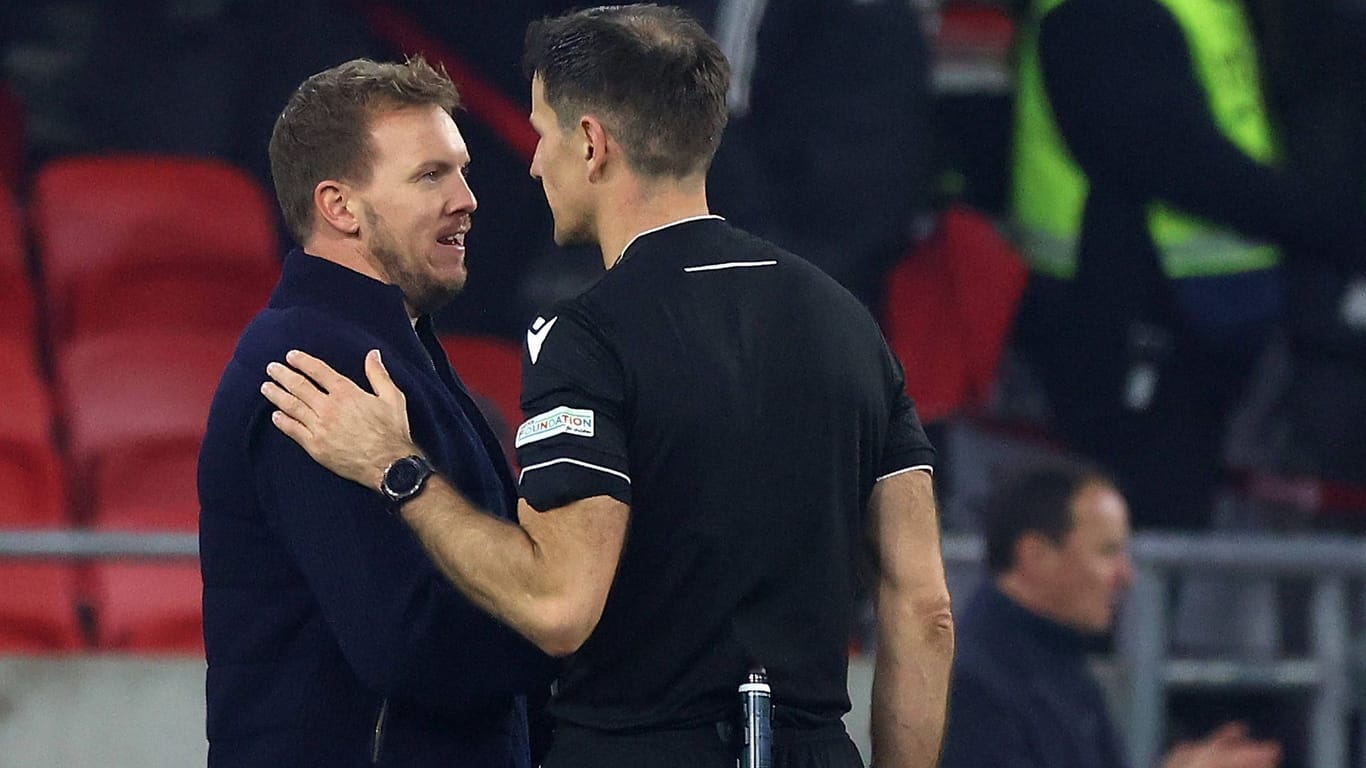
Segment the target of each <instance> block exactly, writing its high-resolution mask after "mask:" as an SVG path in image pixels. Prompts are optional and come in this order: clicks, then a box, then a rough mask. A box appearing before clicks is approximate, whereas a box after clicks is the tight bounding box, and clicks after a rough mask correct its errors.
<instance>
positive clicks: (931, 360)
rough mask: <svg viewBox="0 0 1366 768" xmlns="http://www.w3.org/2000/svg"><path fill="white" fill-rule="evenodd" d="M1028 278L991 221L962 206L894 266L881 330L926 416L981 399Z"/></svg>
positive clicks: (968, 407) (948, 412)
mask: <svg viewBox="0 0 1366 768" xmlns="http://www.w3.org/2000/svg"><path fill="white" fill-rule="evenodd" d="M1027 280H1028V272H1027V270H1026V267H1025V265H1024V262H1023V260H1021V259H1020V257H1019V255H1018V254H1017V253H1016V252H1015V250H1014V249H1013V247H1012V246H1011V245H1010V244H1009V243H1008V242H1007V241H1006V240H1005V239H1004V238H1002V237H1001V236H1000V234H998V233H997V232H996V229H995V228H994V227H993V226H992V224H991V221H990V220H989V219H987V218H986V217H984V216H982V215H981V214H979V213H976V212H974V211H971V210H969V209H967V208H962V207H952V208H949V209H948V210H947V211H945V212H944V214H943V215H942V217H941V218H940V222H939V225H938V227H937V229H936V231H935V232H934V234H933V235H931V237H930V238H929V239H927V240H926V241H924V242H922V243H921V244H919V245H918V246H916V247H915V248H914V249H912V251H911V252H910V253H909V254H908V255H907V256H906V258H905V259H904V260H902V262H901V263H900V264H898V265H897V266H896V267H894V268H893V269H892V272H891V274H890V275H889V277H888V285H887V302H886V311H885V313H884V315H883V330H884V332H885V333H886V335H887V342H888V344H889V345H890V346H891V348H892V351H893V352H894V353H896V355H897V357H898V358H900V360H901V362H902V365H903V366H904V367H905V368H906V389H907V391H908V392H909V393H910V395H911V397H912V398H913V399H915V401H916V409H917V411H918V412H919V413H920V417H921V418H922V419H923V420H925V421H927V422H933V421H939V420H942V419H945V418H948V417H951V416H953V415H954V414H956V413H959V412H960V411H963V410H971V409H976V408H981V407H982V406H984V405H985V404H986V402H987V400H988V398H989V397H990V394H991V388H992V385H993V384H994V383H995V381H996V372H997V365H998V364H999V362H1000V359H1001V354H1002V352H1003V350H1004V348H1005V344H1006V340H1007V338H1008V336H1009V334H1010V328H1011V325H1012V323H1013V322H1014V318H1015V310H1016V308H1017V307H1018V305H1019V301H1020V296H1021V295H1022V294H1023V292H1024V287H1025V282H1026V281H1027Z"/></svg>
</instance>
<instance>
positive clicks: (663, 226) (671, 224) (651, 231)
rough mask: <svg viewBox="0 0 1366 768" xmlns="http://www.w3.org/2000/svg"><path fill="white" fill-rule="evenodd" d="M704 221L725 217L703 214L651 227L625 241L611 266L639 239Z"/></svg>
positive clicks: (618, 262)
mask: <svg viewBox="0 0 1366 768" xmlns="http://www.w3.org/2000/svg"><path fill="white" fill-rule="evenodd" d="M705 219H716V220H718V221H725V220H726V219H725V217H723V216H717V215H716V214H714V213H704V214H702V215H701V216H689V217H687V218H686V219H679V220H678V221H671V222H669V223H668V224H661V225H659V226H657V227H652V228H650V229H647V230H645V231H644V232H639V233H637V234H636V236H635V237H633V238H631V239H630V240H629V241H627V243H626V247H625V248H622V249H621V253H619V254H617V260H616V261H614V262H612V266H614V267H615V266H616V265H618V264H620V263H621V262H622V260H623V259H625V258H626V252H627V251H629V250H631V246H633V245H635V244H636V241H637V240H639V239H640V238H642V237H645V236H646V235H651V234H654V233H655V232H658V231H660V230H663V229H668V228H669V227H676V226H678V225H679V224H687V223H688V222H690V221H703V220H705Z"/></svg>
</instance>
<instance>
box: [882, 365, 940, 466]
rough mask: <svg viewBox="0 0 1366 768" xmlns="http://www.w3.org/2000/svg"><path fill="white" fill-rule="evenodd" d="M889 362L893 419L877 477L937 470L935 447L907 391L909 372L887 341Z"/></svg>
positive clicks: (891, 419) (889, 386) (889, 424)
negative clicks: (907, 374) (935, 467)
mask: <svg viewBox="0 0 1366 768" xmlns="http://www.w3.org/2000/svg"><path fill="white" fill-rule="evenodd" d="M883 350H884V355H885V364H886V365H887V369H888V371H889V372H890V376H889V379H888V383H887V386H888V388H889V391H890V396H891V399H892V407H891V418H890V419H889V422H888V429H887V442H886V445H885V447H884V448H883V452H882V463H881V464H880V465H879V467H878V473H877V479H878V480H884V479H886V478H888V477H891V476H893V475H899V474H901V473H902V472H909V471H913V470H924V471H927V472H933V471H934V457H935V452H934V446H933V445H931V444H930V439H929V438H928V437H927V436H926V435H925V428H924V427H923V426H922V425H921V424H920V416H919V414H917V413H916V411H915V403H914V402H912V401H911V397H910V395H908V394H906V372H905V369H903V368H902V367H901V362H900V361H899V360H897V358H896V355H895V354H893V353H892V351H891V349H888V348H887V347H886V344H885V342H884V344H883Z"/></svg>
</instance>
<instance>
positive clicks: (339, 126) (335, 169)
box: [270, 56, 460, 245]
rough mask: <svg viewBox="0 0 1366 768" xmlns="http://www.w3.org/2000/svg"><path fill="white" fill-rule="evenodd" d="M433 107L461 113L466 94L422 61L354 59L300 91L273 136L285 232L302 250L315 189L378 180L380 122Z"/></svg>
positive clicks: (272, 152)
mask: <svg viewBox="0 0 1366 768" xmlns="http://www.w3.org/2000/svg"><path fill="white" fill-rule="evenodd" d="M429 104H430V105H433V106H439V107H441V108H442V109H444V110H446V111H447V112H450V113H454V112H455V110H456V109H458V108H459V107H460V93H459V91H457V90H456V87H455V85H454V84H453V83H452V82H451V79H450V78H449V77H447V76H446V72H445V70H444V69H439V68H434V67H432V66H431V65H430V64H428V63H427V62H426V61H425V60H424V59H423V58H422V57H421V56H413V57H412V58H410V59H408V60H407V61H405V62H403V63H402V64H398V63H394V62H376V61H371V60H369V59H352V60H351V61H348V62H345V63H343V64H338V65H337V66H335V67H332V68H331V69H326V70H323V71H322V72H319V73H318V74H316V75H313V76H312V77H310V78H308V79H307V80H305V81H304V82H303V83H302V84H301V85H300V86H299V87H298V88H297V89H296V90H295V91H294V94H293V95H292V96H290V98H289V103H288V104H286V105H285V108H284V110H283V111H282V112H280V116H279V117H278V118H276V120H275V129H274V130H273V131H272V132H271V135H270V175H271V177H272V178H273V180H274V182H275V197H276V198H277V199H278V200H279V201H280V212H281V213H282V214H283V215H284V219H285V226H287V227H288V228H289V233H290V235H292V236H293V237H294V239H295V240H296V241H297V242H298V243H299V245H303V244H304V241H305V240H307V239H308V237H309V235H310V234H312V231H313V190H314V188H316V187H317V186H318V184H319V183H320V182H322V181H325V180H327V179H335V180H337V181H348V182H352V183H355V184H364V183H366V182H368V181H369V180H370V172H371V169H372V166H373V165H374V154H375V153H374V151H373V149H372V148H371V146H370V124H371V122H372V120H373V118H374V117H375V115H376V114H377V113H379V112H382V111H387V110H391V109H400V108H403V107H417V106H426V105H429Z"/></svg>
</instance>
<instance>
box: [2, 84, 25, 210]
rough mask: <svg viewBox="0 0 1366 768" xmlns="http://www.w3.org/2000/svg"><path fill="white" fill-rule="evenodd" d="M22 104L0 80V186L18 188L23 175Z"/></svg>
mask: <svg viewBox="0 0 1366 768" xmlns="http://www.w3.org/2000/svg"><path fill="white" fill-rule="evenodd" d="M24 139H25V127H24V104H23V102H22V101H20V99H19V94H17V93H15V92H14V89H13V88H11V87H10V86H9V83H6V82H0V186H4V187H8V188H9V189H18V188H19V182H20V179H22V178H23V175H24V154H25V140H24Z"/></svg>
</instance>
